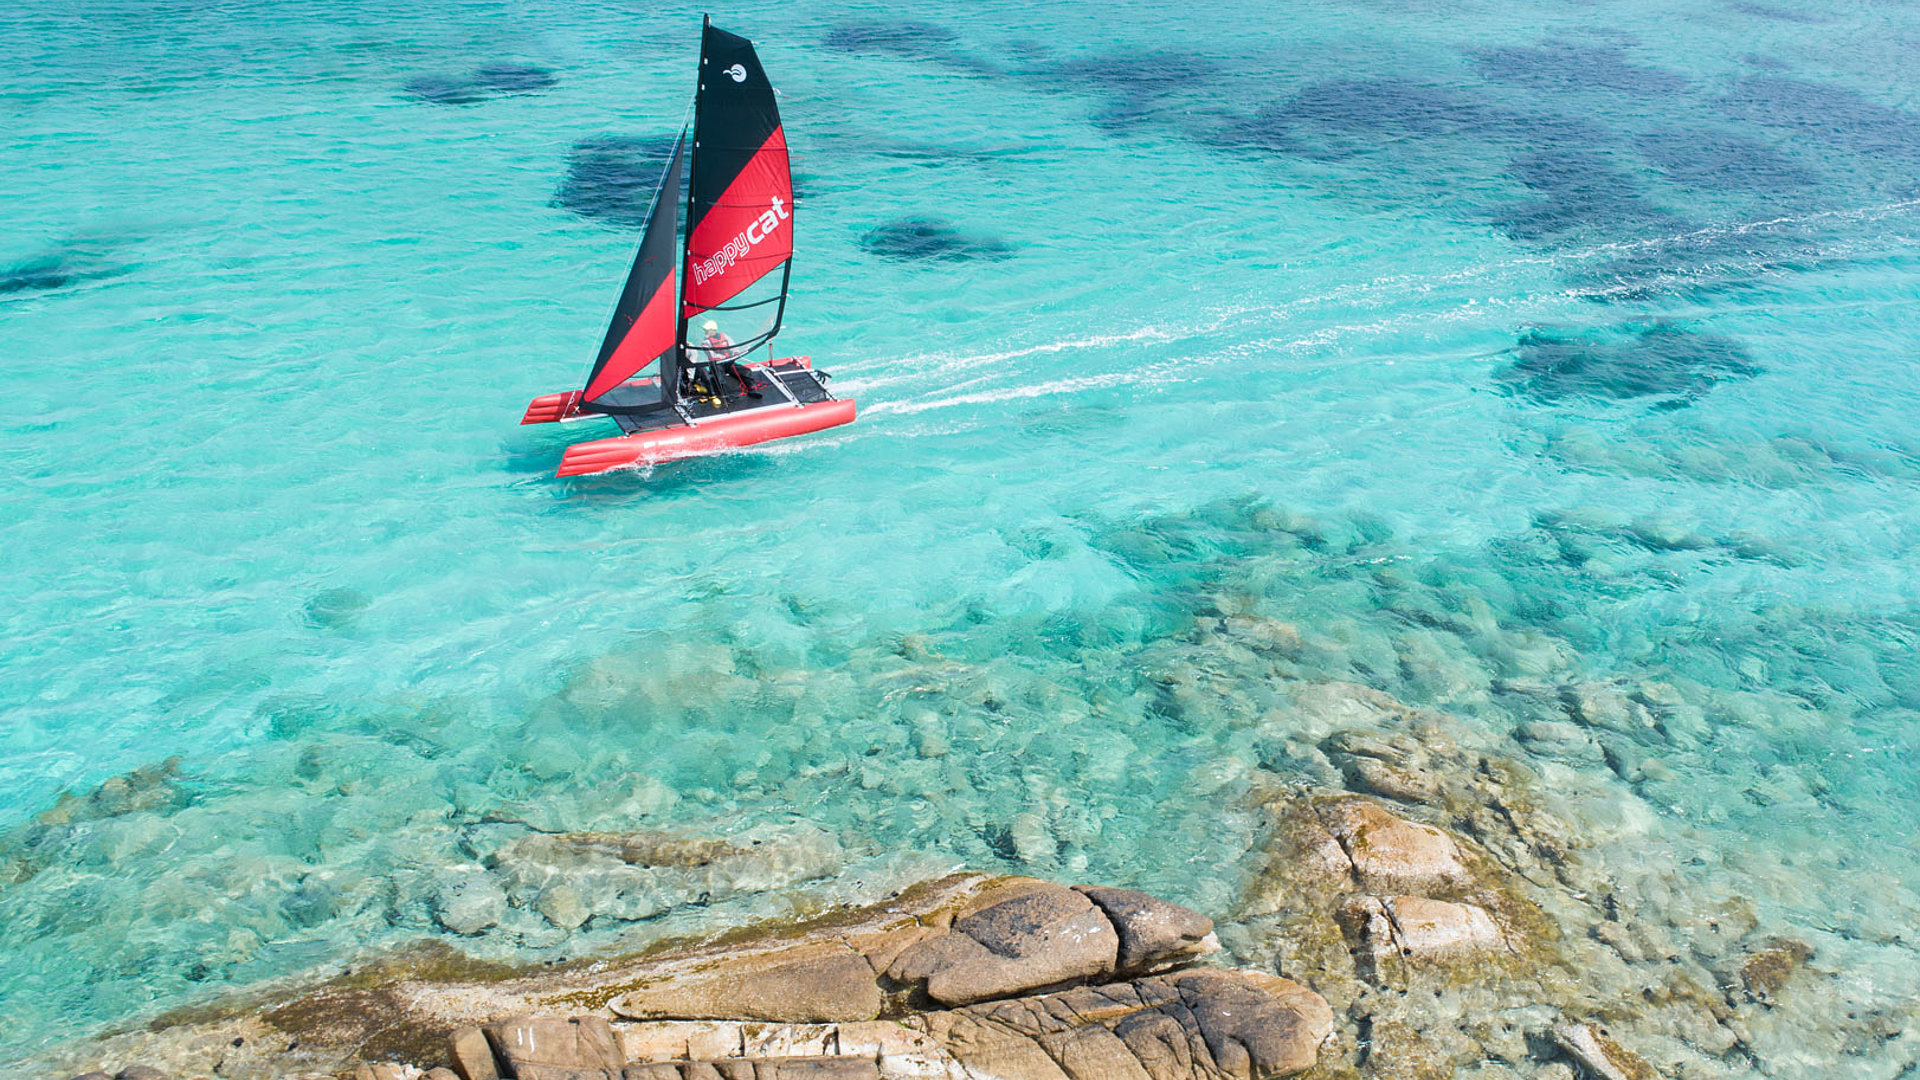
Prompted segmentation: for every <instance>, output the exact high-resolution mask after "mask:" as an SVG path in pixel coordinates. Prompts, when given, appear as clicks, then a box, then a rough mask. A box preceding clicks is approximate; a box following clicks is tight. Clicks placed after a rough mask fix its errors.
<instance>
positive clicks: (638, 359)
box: [580, 132, 687, 415]
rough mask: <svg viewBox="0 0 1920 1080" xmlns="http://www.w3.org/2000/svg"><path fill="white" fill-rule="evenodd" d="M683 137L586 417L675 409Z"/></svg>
mask: <svg viewBox="0 0 1920 1080" xmlns="http://www.w3.org/2000/svg"><path fill="white" fill-rule="evenodd" d="M686 143H687V139H686V134H685V133H684V132H683V133H682V134H681V136H680V140H679V141H678V142H676V143H674V147H673V158H672V160H670V161H669V162H668V163H667V168H666V171H665V172H664V173H662V174H661V177H660V186H659V187H658V188H657V189H655V191H654V193H653V208H652V209H651V210H649V211H648V212H647V225H646V230H645V231H644V232H643V233H642V234H641V238H640V251H639V253H638V254H636V255H635V256H634V257H633V269H632V270H631V271H629V272H628V274H627V284H626V288H624V289H622V290H621V292H620V303H619V305H618V306H616V307H615V308H614V309H613V322H612V324H611V325H609V326H608V327H607V336H606V339H605V340H603V341H602V342H601V343H600V355H599V357H598V358H597V359H595V360H594V362H593V371H592V372H591V373H590V374H588V376H587V386H586V389H585V390H584V391H583V392H582V393H581V395H580V410H581V411H582V412H595V413H605V414H609V415H630V414H635V413H643V412H651V411H653V410H655V409H662V408H666V407H667V406H669V405H672V404H673V402H674V391H675V386H676V384H677V381H678V378H679V356H680V350H679V349H678V348H677V347H676V346H677V345H678V342H679V335H680V325H681V324H680V322H679V319H678V315H679V313H678V311H677V310H676V304H677V301H678V299H679V297H678V296H677V295H676V291H677V290H676V289H675V282H674V262H675V255H676V254H677V252H676V250H675V246H676V243H675V242H676V241H677V239H678V234H679V231H680V175H681V165H682V162H683V161H684V159H685V156H686V153H685V151H686ZM656 362H657V363H658V368H657V369H656V370H655V371H654V372H653V373H652V374H651V376H649V377H646V378H639V379H635V378H634V376H635V375H638V374H639V373H640V372H642V371H644V370H645V369H646V368H647V366H648V365H649V364H654V363H656Z"/></svg>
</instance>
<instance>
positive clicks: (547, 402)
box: [520, 390, 580, 424]
mask: <svg viewBox="0 0 1920 1080" xmlns="http://www.w3.org/2000/svg"><path fill="white" fill-rule="evenodd" d="M579 403H580V391H578V390H568V391H566V392H565V393H561V394H542V395H540V396H539V397H537V398H534V399H533V400H532V401H530V402H528V403H527V414H526V415H525V416H522V417H521V418H520V422H521V423H523V424H552V423H556V422H558V421H561V420H565V419H566V418H567V417H569V416H571V415H573V409H574V406H576V405H578V404H579Z"/></svg>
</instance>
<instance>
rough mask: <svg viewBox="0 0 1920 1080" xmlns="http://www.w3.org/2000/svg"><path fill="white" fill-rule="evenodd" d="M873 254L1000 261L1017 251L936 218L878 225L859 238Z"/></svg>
mask: <svg viewBox="0 0 1920 1080" xmlns="http://www.w3.org/2000/svg"><path fill="white" fill-rule="evenodd" d="M860 247H861V248H862V249H863V250H865V251H866V252H867V253H868V254H870V255H877V256H879V257H880V258H883V259H890V260H895V261H900V262H936V263H942V262H944V263H952V262H975V261H985V262H997V261H999V260H1001V259H1007V258H1011V257H1012V256H1013V254H1014V249H1013V247H1012V246H1011V245H1009V244H1007V243H1006V242H1005V241H1003V240H1001V239H999V238H997V237H994V236H991V235H989V234H986V233H980V232H974V231H971V230H967V229H962V228H960V227H959V226H957V225H954V224H953V223H951V222H948V221H945V220H942V219H940V218H933V217H918V216H916V217H903V218H896V219H894V220H893V221H889V222H886V223H884V224H881V225H877V226H875V227H874V228H872V229H870V230H868V231H867V233H866V234H865V235H863V236H862V237H861V238H860Z"/></svg>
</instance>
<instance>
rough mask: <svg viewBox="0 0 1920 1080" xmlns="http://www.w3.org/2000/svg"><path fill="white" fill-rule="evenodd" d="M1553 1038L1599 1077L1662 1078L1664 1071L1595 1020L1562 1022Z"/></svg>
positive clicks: (1607, 1079)
mask: <svg viewBox="0 0 1920 1080" xmlns="http://www.w3.org/2000/svg"><path fill="white" fill-rule="evenodd" d="M1553 1041H1554V1043H1555V1044H1556V1045H1558V1046H1559V1047H1560V1048H1561V1049H1562V1050H1565V1051H1566V1052H1567V1056H1568V1057H1571V1058H1572V1059H1573V1060H1574V1061H1576V1062H1578V1063H1579V1064H1580V1067H1581V1068H1582V1069H1585V1070H1586V1071H1587V1073H1588V1074H1589V1075H1590V1076H1592V1077H1594V1078H1595V1080H1658V1077H1659V1075H1660V1074H1659V1073H1657V1072H1655V1071H1654V1068H1653V1066H1651V1065H1649V1064H1647V1062H1646V1059H1645V1058H1642V1057H1641V1056H1640V1055H1638V1054H1635V1053H1634V1052H1633V1051H1631V1050H1628V1049H1626V1048H1625V1047H1622V1046H1621V1045H1620V1044H1619V1043H1617V1042H1614V1041H1613V1036H1611V1035H1609V1034H1607V1031H1606V1029H1605V1028H1602V1027H1597V1026H1595V1025H1593V1024H1562V1025H1560V1026H1559V1027H1556V1028H1554V1029H1553Z"/></svg>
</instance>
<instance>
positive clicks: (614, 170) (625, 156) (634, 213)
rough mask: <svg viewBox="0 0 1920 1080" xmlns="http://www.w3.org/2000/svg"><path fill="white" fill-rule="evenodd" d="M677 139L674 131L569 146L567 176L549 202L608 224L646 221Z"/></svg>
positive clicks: (596, 139)
mask: <svg viewBox="0 0 1920 1080" xmlns="http://www.w3.org/2000/svg"><path fill="white" fill-rule="evenodd" d="M674 142H675V137H674V136H670V135H594V136H590V137H588V138H585V139H581V140H580V141H578V142H576V143H574V144H573V149H572V150H571V151H569V153H568V155H567V175H566V176H565V177H563V178H562V179H561V181H560V187H559V189H558V190H556V191H555V192H554V193H553V199H552V201H551V202H550V203H549V204H548V205H550V206H554V207H557V208H559V209H562V210H567V211H571V212H572V213H575V214H578V215H579V216H581V217H583V218H587V219H588V220H591V221H600V222H605V223H607V224H609V225H619V226H627V227H638V226H640V225H644V224H646V220H647V208H648V207H649V206H650V205H652V202H653V189H654V186H655V185H657V184H658V183H659V182H660V170H661V169H664V168H665V167H666V164H667V159H668V158H669V157H671V156H672V154H673V144H674Z"/></svg>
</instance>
